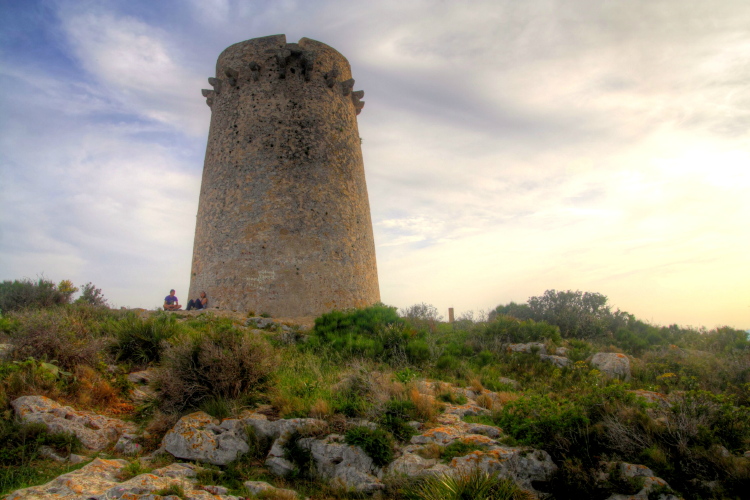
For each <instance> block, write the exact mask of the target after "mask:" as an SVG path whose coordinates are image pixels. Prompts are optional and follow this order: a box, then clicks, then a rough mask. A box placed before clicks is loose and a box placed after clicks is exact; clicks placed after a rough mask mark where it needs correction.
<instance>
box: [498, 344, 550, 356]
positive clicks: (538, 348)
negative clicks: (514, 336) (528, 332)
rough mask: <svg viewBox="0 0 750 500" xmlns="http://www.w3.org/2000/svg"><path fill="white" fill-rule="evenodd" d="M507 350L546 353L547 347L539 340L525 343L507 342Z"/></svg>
mask: <svg viewBox="0 0 750 500" xmlns="http://www.w3.org/2000/svg"><path fill="white" fill-rule="evenodd" d="M508 350H509V351H512V352H528V353H532V352H538V353H539V354H547V348H546V347H545V346H544V344H542V343H541V342H529V343H527V344H508Z"/></svg>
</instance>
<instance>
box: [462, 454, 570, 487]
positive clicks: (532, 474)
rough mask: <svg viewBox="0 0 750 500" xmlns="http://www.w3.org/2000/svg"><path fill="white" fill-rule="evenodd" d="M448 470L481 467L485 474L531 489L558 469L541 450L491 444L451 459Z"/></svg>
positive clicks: (549, 477) (469, 469) (546, 479)
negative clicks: (484, 449)
mask: <svg viewBox="0 0 750 500" xmlns="http://www.w3.org/2000/svg"><path fill="white" fill-rule="evenodd" d="M450 467H451V469H454V470H456V471H460V472H468V471H471V470H473V469H476V468H478V469H480V470H482V471H484V472H486V473H488V474H498V475H499V476H500V477H503V478H508V479H513V480H514V481H516V482H517V483H518V484H519V485H521V486H522V487H523V488H526V489H530V490H533V489H534V488H533V487H532V484H531V483H532V481H548V480H549V479H551V477H552V474H553V473H554V472H555V471H556V470H557V466H556V465H555V464H554V462H552V457H550V455H549V453H547V452H546V451H544V450H533V449H526V448H509V447H504V446H502V447H501V446H498V447H494V448H493V449H488V450H486V451H474V452H472V453H469V454H468V455H466V456H463V457H457V458H454V459H453V460H452V461H451V463H450Z"/></svg>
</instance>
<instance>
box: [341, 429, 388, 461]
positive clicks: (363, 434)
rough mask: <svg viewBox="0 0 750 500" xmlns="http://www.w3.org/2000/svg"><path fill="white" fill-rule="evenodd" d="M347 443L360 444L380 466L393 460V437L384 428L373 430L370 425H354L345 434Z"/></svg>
mask: <svg viewBox="0 0 750 500" xmlns="http://www.w3.org/2000/svg"><path fill="white" fill-rule="evenodd" d="M344 440H345V441H346V444H350V445H353V446H359V447H360V448H362V451H364V452H365V453H366V454H367V456H369V457H370V458H372V461H373V463H374V464H375V465H377V466H378V467H383V466H386V465H388V464H389V463H391V462H392V461H393V439H392V438H391V436H390V434H388V433H387V432H386V431H384V430H382V429H375V430H372V429H370V428H368V427H353V428H351V429H349V430H348V431H347V432H346V435H345V436H344Z"/></svg>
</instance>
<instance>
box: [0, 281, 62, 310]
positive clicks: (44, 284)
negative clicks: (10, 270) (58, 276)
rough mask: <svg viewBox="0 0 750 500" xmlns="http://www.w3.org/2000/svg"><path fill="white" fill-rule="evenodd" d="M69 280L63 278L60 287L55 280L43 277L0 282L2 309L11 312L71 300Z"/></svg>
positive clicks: (0, 307) (0, 303)
mask: <svg viewBox="0 0 750 500" xmlns="http://www.w3.org/2000/svg"><path fill="white" fill-rule="evenodd" d="M68 283H69V281H68V280H63V281H62V282H61V283H60V285H62V287H63V288H62V289H60V288H59V287H58V286H57V285H55V283H54V282H52V281H50V280H48V279H46V278H44V277H41V278H39V279H37V280H36V281H32V280H30V279H28V278H25V279H21V280H13V281H9V280H5V281H3V282H2V283H0V311H2V312H3V313H9V312H12V311H20V310H22V309H38V308H42V307H51V306H56V305H61V304H67V303H69V302H70V296H71V295H72V293H74V292H75V290H73V291H71V290H70V288H69V287H68Z"/></svg>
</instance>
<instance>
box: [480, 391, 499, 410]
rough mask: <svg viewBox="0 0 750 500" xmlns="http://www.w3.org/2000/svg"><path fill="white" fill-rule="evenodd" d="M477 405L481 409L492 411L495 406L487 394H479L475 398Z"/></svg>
mask: <svg viewBox="0 0 750 500" xmlns="http://www.w3.org/2000/svg"><path fill="white" fill-rule="evenodd" d="M477 404H478V405H479V406H481V407H482V408H486V409H488V410H492V408H493V406H495V400H494V398H493V397H492V396H490V395H489V394H480V395H479V396H477Z"/></svg>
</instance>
